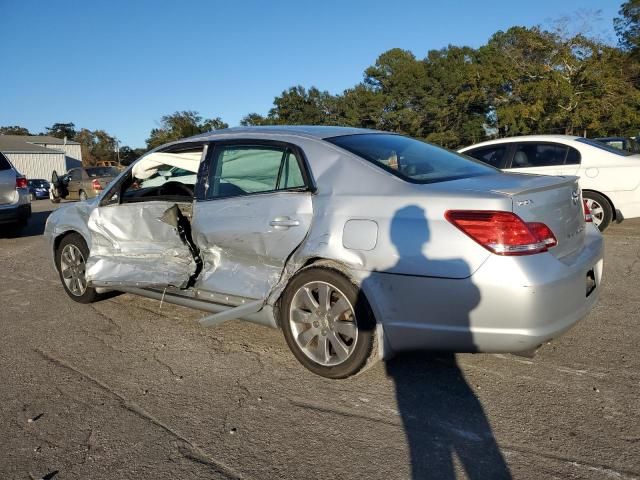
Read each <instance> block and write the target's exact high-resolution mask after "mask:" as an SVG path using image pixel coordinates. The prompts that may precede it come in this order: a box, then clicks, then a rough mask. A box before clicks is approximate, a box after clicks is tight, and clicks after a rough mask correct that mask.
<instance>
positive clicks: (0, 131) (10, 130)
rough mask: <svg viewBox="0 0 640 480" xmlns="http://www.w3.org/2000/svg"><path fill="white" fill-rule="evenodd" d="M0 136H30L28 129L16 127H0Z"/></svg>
mask: <svg viewBox="0 0 640 480" xmlns="http://www.w3.org/2000/svg"><path fill="white" fill-rule="evenodd" d="M0 135H31V133H30V132H29V130H28V129H26V128H24V127H20V126H18V125H11V126H7V127H0Z"/></svg>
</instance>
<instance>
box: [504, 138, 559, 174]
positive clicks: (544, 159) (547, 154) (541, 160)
mask: <svg viewBox="0 0 640 480" xmlns="http://www.w3.org/2000/svg"><path fill="white" fill-rule="evenodd" d="M568 150H569V147H567V146H565V145H557V144H553V143H533V142H531V143H520V144H518V148H517V149H516V152H515V154H514V155H513V161H512V163H511V167H512V168H527V167H553V166H557V165H564V162H565V159H566V157H567V152H568Z"/></svg>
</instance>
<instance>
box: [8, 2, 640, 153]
mask: <svg viewBox="0 0 640 480" xmlns="http://www.w3.org/2000/svg"><path fill="white" fill-rule="evenodd" d="M614 28H615V31H616V35H617V38H618V44H617V45H609V44H607V43H606V42H604V41H601V40H599V39H598V38H596V37H592V36H589V35H587V34H585V33H569V32H568V29H566V28H555V29H544V28H541V27H531V28H527V27H512V28H510V29H508V30H507V31H498V32H496V33H495V34H493V35H492V36H491V38H490V39H489V40H488V41H487V43H486V44H484V45H482V46H480V47H478V48H471V47H465V46H453V45H449V46H447V47H445V48H442V49H439V50H430V51H428V52H427V54H426V56H425V57H424V58H418V57H416V56H415V55H414V54H413V53H412V52H410V51H408V50H402V49H399V48H394V49H391V50H388V51H386V52H384V53H382V54H381V55H380V56H379V57H378V58H377V60H376V62H375V64H374V65H371V66H370V67H368V68H367V69H365V71H364V74H363V80H362V81H361V82H359V83H358V84H356V85H354V86H353V87H351V88H348V89H346V90H345V91H344V92H342V93H341V94H331V93H329V92H328V91H323V90H320V89H318V88H316V87H310V88H305V87H303V86H301V85H298V86H292V87H290V88H288V89H286V90H284V91H283V92H282V93H281V94H280V95H279V96H277V97H276V98H275V99H274V102H273V107H272V108H271V109H270V110H269V112H268V113H267V114H266V115H260V114H258V113H249V114H248V115H246V116H245V117H243V118H242V120H241V122H240V123H241V125H244V126H249V125H282V124H290V125H302V124H307V125H343V126H354V127H364V128H375V129H380V130H387V131H392V132H398V133H402V134H405V135H410V136H412V137H416V138H421V139H424V140H426V141H429V142H432V143H436V144H439V145H442V146H444V147H447V148H452V149H453V148H458V147H461V146H464V145H469V144H472V143H476V142H479V141H482V140H485V139H487V138H492V137H502V136H513V135H526V134H544V133H560V134H572V135H582V136H590V137H595V136H607V135H623V136H632V135H637V134H638V133H639V130H640V0H627V1H626V2H624V3H623V4H622V5H621V7H620V10H619V16H618V17H617V18H616V19H615V20H614ZM227 127H228V125H227V124H226V123H225V122H224V121H223V120H222V119H221V118H219V117H216V118H211V119H206V118H203V117H202V116H201V115H199V114H198V112H195V111H181V112H175V113H173V114H170V115H165V116H163V117H162V118H161V120H160V125H159V126H158V127H157V128H154V129H152V130H151V132H150V134H149V138H147V140H146V148H142V149H133V148H130V147H128V146H122V147H120V149H119V154H120V159H121V161H122V162H123V163H125V164H126V163H128V162H130V161H131V160H133V159H135V158H137V157H138V156H139V155H141V154H142V153H144V152H145V151H147V150H149V149H152V148H155V147H157V146H159V145H162V144H164V143H166V142H169V141H172V140H177V139H179V138H184V137H188V136H191V135H195V134H198V133H204V132H207V131H211V130H217V129H221V128H227ZM16 132H19V133H18V134H28V131H27V130H26V129H23V128H22V127H0V134H2V133H7V134H8V133H14V134H15V133H16ZM25 132H26V133H25ZM44 133H45V134H47V135H53V136H56V137H59V138H63V137H64V136H66V137H67V138H69V139H72V140H75V141H78V142H80V143H81V145H82V148H83V158H86V159H87V163H95V162H97V161H101V160H115V156H116V139H115V138H114V137H113V136H111V135H109V134H108V133H107V132H105V131H103V130H94V131H90V130H87V129H79V130H78V131H76V130H75V125H74V124H73V123H56V124H53V125H52V126H51V127H48V128H47V129H46V132H44Z"/></svg>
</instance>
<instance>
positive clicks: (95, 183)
mask: <svg viewBox="0 0 640 480" xmlns="http://www.w3.org/2000/svg"><path fill="white" fill-rule="evenodd" d="M91 186H92V187H93V189H94V190H98V191H100V190H102V185H100V182H99V181H98V180H97V179H96V178H94V179H93V180H91Z"/></svg>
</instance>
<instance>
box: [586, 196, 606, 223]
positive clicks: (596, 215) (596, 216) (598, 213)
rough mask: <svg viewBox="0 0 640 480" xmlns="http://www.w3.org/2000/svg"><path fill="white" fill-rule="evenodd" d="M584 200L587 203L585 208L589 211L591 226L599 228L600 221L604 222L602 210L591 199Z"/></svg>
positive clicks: (600, 206)
mask: <svg viewBox="0 0 640 480" xmlns="http://www.w3.org/2000/svg"><path fill="white" fill-rule="evenodd" d="M585 200H586V201H587V207H589V210H590V211H591V218H592V220H593V224H594V225H595V226H596V227H598V228H599V227H600V224H601V223H602V220H604V208H603V207H602V205H600V204H599V203H598V202H596V201H595V200H592V199H591V198H585Z"/></svg>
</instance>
